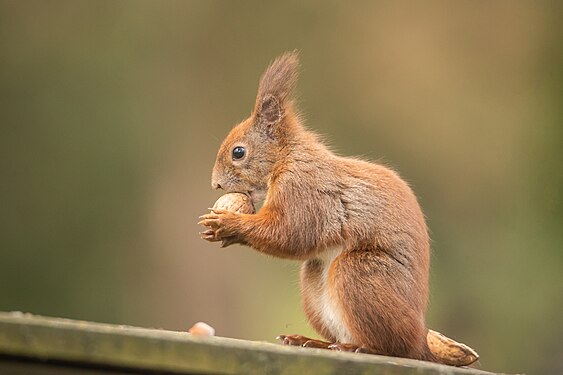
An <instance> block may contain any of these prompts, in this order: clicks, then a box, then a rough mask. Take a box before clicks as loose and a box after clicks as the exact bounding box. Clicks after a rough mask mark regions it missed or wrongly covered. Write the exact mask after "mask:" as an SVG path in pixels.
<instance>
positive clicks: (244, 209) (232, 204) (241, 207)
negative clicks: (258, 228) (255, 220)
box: [213, 193, 256, 214]
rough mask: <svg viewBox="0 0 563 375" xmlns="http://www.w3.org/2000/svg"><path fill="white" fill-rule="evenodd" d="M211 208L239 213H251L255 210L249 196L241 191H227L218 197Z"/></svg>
mask: <svg viewBox="0 0 563 375" xmlns="http://www.w3.org/2000/svg"><path fill="white" fill-rule="evenodd" d="M213 208H216V209H219V210H225V211H231V212H236V213H239V214H253V213H255V212H256V210H255V209H254V206H253V205H252V200H251V199H250V197H249V196H248V195H246V194H242V193H227V194H225V195H223V196H221V197H219V199H217V201H216V202H215V204H214V205H213Z"/></svg>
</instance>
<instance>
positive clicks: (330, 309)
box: [318, 247, 352, 343]
mask: <svg viewBox="0 0 563 375" xmlns="http://www.w3.org/2000/svg"><path fill="white" fill-rule="evenodd" d="M341 252H342V247H334V248H329V249H327V250H325V251H323V252H322V253H321V254H319V255H318V258H319V259H320V260H321V261H322V263H323V269H322V275H321V293H320V298H319V302H320V303H319V315H320V317H321V319H322V322H323V324H324V326H325V327H326V328H327V329H328V330H329V331H330V332H331V333H332V334H333V336H334V337H335V338H336V341H338V342H341V343H350V342H352V337H351V335H350V332H349V331H348V329H347V327H346V326H345V324H344V319H343V317H342V311H341V310H340V307H339V306H338V304H337V302H336V300H335V296H334V297H333V296H331V295H330V294H329V290H328V283H327V280H328V272H329V270H330V266H331V265H332V262H333V261H334V259H335V258H336V257H337V256H338V255H340V253H341Z"/></svg>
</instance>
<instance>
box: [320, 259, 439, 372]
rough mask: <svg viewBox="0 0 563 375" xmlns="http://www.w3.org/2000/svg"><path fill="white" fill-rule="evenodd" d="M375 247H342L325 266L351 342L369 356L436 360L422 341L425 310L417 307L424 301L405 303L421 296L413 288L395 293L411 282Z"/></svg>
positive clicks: (424, 329)
mask: <svg viewBox="0 0 563 375" xmlns="http://www.w3.org/2000/svg"><path fill="white" fill-rule="evenodd" d="M376 251H377V250H375V249H374V250H373V251H372V250H364V251H354V250H352V251H345V252H343V253H342V254H340V255H339V256H338V257H336V259H335V260H334V262H333V264H332V265H331V267H330V268H331V269H330V272H329V277H328V284H329V285H328V287H329V288H330V289H331V290H333V291H335V292H336V293H335V296H336V300H337V303H338V305H339V309H340V311H341V314H342V317H343V320H344V322H343V323H344V324H345V325H346V328H347V330H348V331H349V333H350V335H351V338H352V340H350V341H351V344H352V345H355V346H356V348H369V349H367V352H369V353H373V354H381V355H389V356H395V357H404V358H413V359H421V360H426V361H432V362H435V361H436V360H435V358H434V356H433V355H432V353H431V352H430V351H429V349H428V346H427V344H426V332H427V330H426V327H425V326H424V319H423V316H424V311H422V310H421V309H417V308H416V306H422V305H424V304H421V303H418V301H409V297H411V298H420V297H418V296H416V295H414V293H415V292H412V293H413V295H412V296H409V293H408V291H406V292H407V293H400V292H398V291H402V289H403V288H404V285H407V284H408V283H409V282H412V280H408V279H405V278H402V277H401V272H404V270H400V269H398V268H397V269H395V267H398V266H396V265H395V264H393V262H392V260H389V259H388V258H386V257H384V256H381V255H380V254H378V253H377V252H376ZM405 277H406V276H405ZM415 282H417V280H415ZM350 286H353V287H350ZM360 351H362V350H360Z"/></svg>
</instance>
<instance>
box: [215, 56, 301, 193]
mask: <svg viewBox="0 0 563 375" xmlns="http://www.w3.org/2000/svg"><path fill="white" fill-rule="evenodd" d="M298 68H299V59H298V56H297V53H296V52H286V53H284V54H283V55H281V56H280V57H278V58H277V59H275V60H274V62H272V63H271V64H270V66H269V67H268V68H267V69H266V71H265V72H264V74H263V75H262V78H261V79H260V84H259V86H258V94H257V96H256V104H255V105H254V109H253V111H252V114H251V115H250V117H249V118H247V119H246V120H244V121H243V122H241V123H240V124H238V125H237V126H235V127H234V128H233V129H232V130H231V132H230V133H229V134H228V135H227V137H226V138H225V140H224V141H223V143H222V144H221V147H220V148H219V152H218V153H217V160H216V161H215V166H214V167H213V175H212V178H211V186H212V187H213V188H214V189H223V190H225V191H227V192H240V193H245V194H249V195H250V196H251V197H252V200H253V201H256V200H261V199H263V198H264V197H265V194H266V191H267V188H268V181H269V178H270V176H271V174H272V171H273V170H274V167H275V166H276V163H277V162H279V161H280V160H282V158H283V155H284V151H285V152H287V149H288V147H286V146H287V145H288V144H290V143H291V139H292V136H293V135H294V134H295V130H296V127H297V126H299V125H298V120H297V115H296V114H295V113H294V111H293V103H292V100H291V97H290V95H291V93H292V91H293V88H294V86H295V83H296V81H297V75H298V72H297V71H298ZM255 203H256V202H255Z"/></svg>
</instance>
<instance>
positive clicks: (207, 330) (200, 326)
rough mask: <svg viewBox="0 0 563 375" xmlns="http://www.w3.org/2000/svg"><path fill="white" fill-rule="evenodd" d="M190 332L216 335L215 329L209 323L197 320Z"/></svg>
mask: <svg viewBox="0 0 563 375" xmlns="http://www.w3.org/2000/svg"><path fill="white" fill-rule="evenodd" d="M188 333H190V334H192V335H194V336H215V329H214V328H213V327H211V326H210V325H209V324H207V323H204V322H197V323H196V324H194V325H193V327H192V328H190V329H189V330H188Z"/></svg>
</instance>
